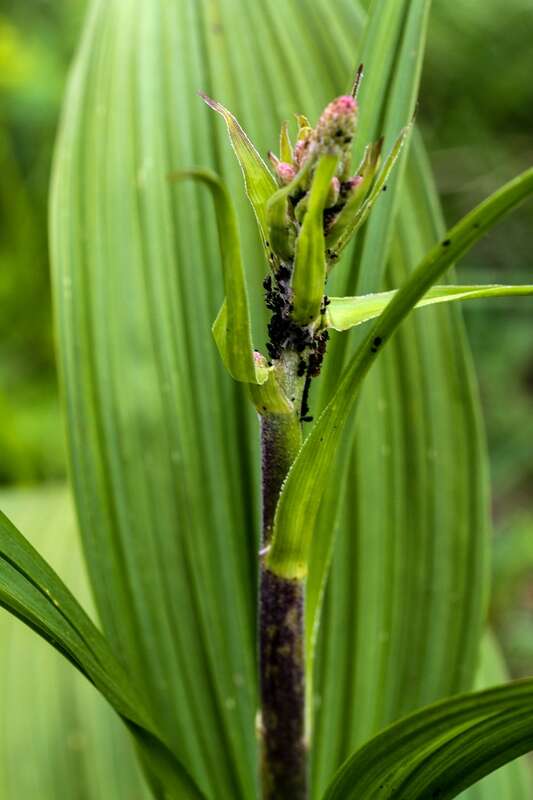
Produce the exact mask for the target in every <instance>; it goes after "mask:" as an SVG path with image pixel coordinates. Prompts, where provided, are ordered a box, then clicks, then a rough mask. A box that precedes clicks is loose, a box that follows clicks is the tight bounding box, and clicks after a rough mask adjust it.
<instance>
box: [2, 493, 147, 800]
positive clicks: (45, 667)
mask: <svg viewBox="0 0 533 800" xmlns="http://www.w3.org/2000/svg"><path fill="white" fill-rule="evenodd" d="M0 506H1V507H2V508H4V509H5V510H6V511H7V512H8V513H9V515H10V517H12V519H13V520H14V521H15V522H16V524H17V526H19V527H21V528H23V529H24V531H25V532H26V533H27V534H28V536H29V537H30V541H31V544H32V545H33V546H34V547H36V548H37V549H38V550H39V551H40V552H41V553H42V554H43V555H44V556H45V557H46V559H47V560H48V561H49V562H50V563H51V564H52V565H53V567H54V569H56V570H57V571H58V572H59V573H60V574H61V575H62V577H63V578H64V579H65V581H66V583H67V584H68V585H70V586H72V587H75V588H76V593H77V595H78V597H79V598H80V600H81V601H82V602H83V605H84V606H86V607H87V608H88V610H89V613H91V615H92V601H91V598H90V592H89V586H88V583H87V576H86V572H85V569H84V567H83V560H82V554H81V548H80V544H79V540H78V537H77V535H76V525H75V521H74V514H73V509H72V504H71V502H70V498H69V495H68V492H67V490H66V489H65V488H63V487H62V486H46V487H39V488H34V489H31V490H28V489H22V490H21V489H10V490H6V489H4V490H2V492H1V496H0ZM0 646H1V649H2V653H3V657H2V660H1V662H0V714H1V716H2V719H3V720H4V721H5V724H3V725H2V726H1V727H0V753H1V759H2V769H1V770H0V796H1V797H3V798H6V800H7V799H8V798H30V797H36V798H37V797H38V798H39V800H57V798H59V797H68V798H78V797H83V798H85V799H86V800H102V798H105V797H113V798H115V797H116V798H128V800H150V798H151V797H152V795H151V794H150V793H149V791H148V789H147V787H146V785H145V783H144V781H143V778H142V773H141V771H140V769H139V765H138V764H137V763H136V759H135V755H134V751H133V746H132V741H131V738H130V736H129V734H128V733H127V731H126V729H125V728H124V726H123V725H122V724H121V722H120V720H119V718H118V717H117V716H116V715H115V714H114V712H113V710H112V709H111V708H110V707H109V705H108V704H107V703H106V702H105V700H104V699H103V698H102V697H101V695H100V694H99V693H98V692H97V691H96V690H95V688H94V686H92V685H91V684H90V683H89V682H88V681H86V680H85V679H84V678H83V677H82V676H81V675H80V674H79V673H78V672H77V671H76V670H74V669H72V666H71V665H70V664H67V663H66V662H65V660H64V659H63V658H61V656H59V654H58V653H56V652H54V650H52V648H50V647H49V646H48V644H47V643H46V642H44V641H42V640H41V639H40V638H39V637H37V636H35V634H34V633H33V631H31V630H29V629H28V628H27V627H26V626H25V625H22V624H21V623H20V622H19V621H18V620H17V619H15V618H14V617H12V616H11V615H9V614H8V613H7V612H5V611H2V612H1V614H0ZM21 754H24V767H23V768H21V757H22V756H21Z"/></svg>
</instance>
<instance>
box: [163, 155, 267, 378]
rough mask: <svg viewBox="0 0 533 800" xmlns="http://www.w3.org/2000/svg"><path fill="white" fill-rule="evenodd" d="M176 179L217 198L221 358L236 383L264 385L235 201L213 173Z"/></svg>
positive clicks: (216, 325) (264, 372)
mask: <svg viewBox="0 0 533 800" xmlns="http://www.w3.org/2000/svg"><path fill="white" fill-rule="evenodd" d="M173 177H175V178H176V179H178V180H182V179H185V178H193V179H194V180H198V181H200V182H202V183H204V184H205V185H206V186H208V187H209V189H210V191H211V193H212V195H213V201H214V204H215V212H216V218H217V229H218V241H219V246H220V253H221V255H222V267H223V273H224V291H225V293H226V297H225V299H224V303H223V305H222V308H221V309H220V311H219V313H218V316H217V318H216V320H215V322H214V324H213V336H214V338H215V341H216V343H217V347H218V352H219V353H220V357H221V358H222V361H223V363H224V365H225V367H226V369H227V370H228V372H229V373H230V375H231V376H232V377H233V378H235V380H236V381H242V382H244V383H259V384H261V383H264V382H265V381H266V379H267V367H266V366H262V365H261V364H260V363H258V362H257V361H256V359H255V358H254V350H253V345H252V330H251V325H250V312H249V310H248V294H247V291H246V279H245V275H244V267H243V263H242V256H241V243H240V240H239V227H238V223H237V218H236V216H235V210H234V208H233V204H232V202H231V197H230V195H229V193H228V191H227V189H226V187H225V186H224V184H223V183H222V181H221V180H220V178H219V177H218V176H217V175H215V173H214V172H210V171H209V170H201V169H194V170H187V171H185V172H180V173H176V175H174V176H173Z"/></svg>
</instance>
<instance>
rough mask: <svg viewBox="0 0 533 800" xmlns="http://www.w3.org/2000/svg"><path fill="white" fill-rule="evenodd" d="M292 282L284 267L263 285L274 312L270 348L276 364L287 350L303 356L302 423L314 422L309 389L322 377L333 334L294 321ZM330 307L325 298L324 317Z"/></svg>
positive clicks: (288, 272)
mask: <svg viewBox="0 0 533 800" xmlns="http://www.w3.org/2000/svg"><path fill="white" fill-rule="evenodd" d="M290 279H291V270H290V268H289V267H288V266H286V265H285V264H281V265H280V266H279V268H278V269H277V271H276V272H275V275H274V276H272V275H267V277H266V278H265V279H264V281H263V287H264V289H265V303H266V306H267V308H268V309H269V310H270V311H271V312H272V316H271V318H270V322H269V323H268V336H269V341H268V342H267V345H266V347H267V351H268V355H269V356H270V358H271V359H272V360H276V359H279V358H280V357H281V355H282V353H283V351H286V350H292V351H293V352H296V353H298V355H299V356H300V359H299V362H298V373H297V374H298V376H299V377H303V376H304V375H305V386H304V391H303V395H302V406H301V411H300V419H301V420H302V422H310V421H311V420H312V417H310V416H308V411H309V405H308V397H309V388H310V385H311V380H312V379H313V378H316V377H317V376H318V375H319V374H320V368H321V366H322V361H323V359H324V355H325V352H326V347H327V342H328V339H329V334H328V332H327V330H324V331H318V332H316V331H312V330H311V329H310V328H309V327H301V326H300V325H297V324H296V323H295V322H294V321H293V319H292V311H293V304H292V300H291V288H290ZM328 304H329V299H328V298H327V296H325V297H324V301H323V305H322V308H321V312H322V314H324V313H325V311H326V306H327V305H328Z"/></svg>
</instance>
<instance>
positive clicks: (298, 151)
mask: <svg viewBox="0 0 533 800" xmlns="http://www.w3.org/2000/svg"><path fill="white" fill-rule="evenodd" d="M302 133H303V135H302ZM312 133H313V131H312V129H311V128H302V129H301V130H300V135H299V138H298V141H297V142H296V145H295V147H294V163H295V164H296V166H297V167H298V168H300V167H301V166H303V164H304V162H305V161H306V160H307V157H308V155H309V146H310V144H311V134H312Z"/></svg>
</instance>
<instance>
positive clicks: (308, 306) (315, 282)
mask: <svg viewBox="0 0 533 800" xmlns="http://www.w3.org/2000/svg"><path fill="white" fill-rule="evenodd" d="M337 161H338V158H337V157H336V156H334V155H324V156H322V157H321V159H320V160H319V162H318V164H317V166H316V169H315V172H314V175H313V182H312V184H311V189H310V193H309V205H308V208H307V211H306V212H305V217H304V221H303V224H302V227H301V230H300V232H299V234H298V239H297V240H296V254H295V257H294V271H293V275H292V290H293V304H294V311H293V319H294V321H295V322H296V323H298V324H299V325H309V324H310V323H311V322H313V321H314V320H315V319H316V318H317V317H318V316H319V314H320V307H321V305H322V298H323V296H324V283H325V280H326V256H325V250H326V245H325V239H324V222H323V217H324V207H325V205H326V200H327V196H328V193H329V190H330V185H331V179H332V178H333V176H334V174H335V170H336V168H337Z"/></svg>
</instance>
